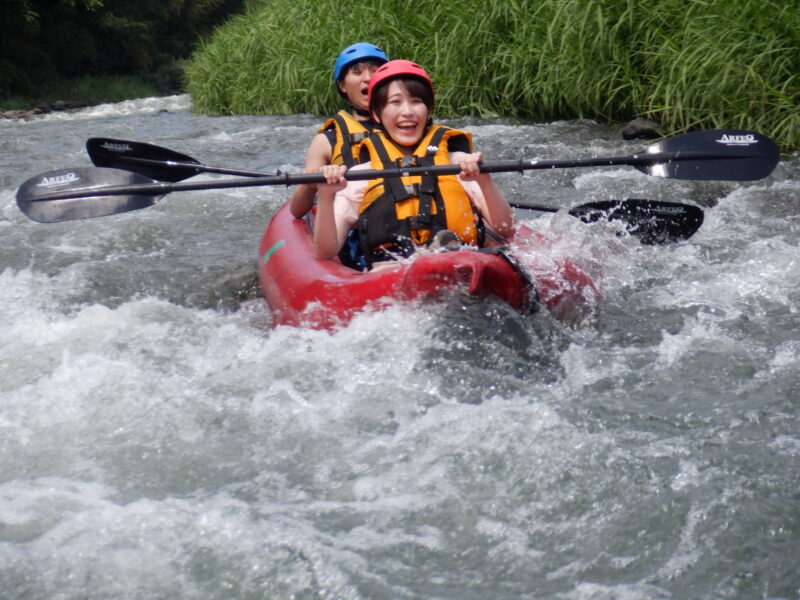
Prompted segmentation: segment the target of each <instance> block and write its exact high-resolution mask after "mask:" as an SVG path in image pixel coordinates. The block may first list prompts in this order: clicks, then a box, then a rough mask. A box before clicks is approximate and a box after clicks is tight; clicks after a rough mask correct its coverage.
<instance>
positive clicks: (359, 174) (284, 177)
mask: <svg viewBox="0 0 800 600" xmlns="http://www.w3.org/2000/svg"><path fill="white" fill-rule="evenodd" d="M747 157H748V156H747V155H746V154H737V155H736V156H734V157H731V156H730V155H727V154H724V153H721V152H720V153H718V154H709V153H708V152H692V151H682V152H674V153H670V152H651V153H641V154H633V155H631V156H618V157H606V158H582V159H572V160H538V159H518V160H507V161H496V162H486V163H482V164H481V165H480V171H481V173H503V172H519V173H522V172H524V171H529V170H543V169H564V168H573V167H602V166H614V165H628V166H634V167H642V166H647V165H651V164H658V163H664V162H667V161H689V160H691V161H696V160H719V159H720V158H726V159H729V160H730V159H732V158H747ZM460 172H461V167H459V166H458V165H433V166H425V167H420V166H412V167H392V168H389V169H364V170H352V171H350V172H348V173H347V176H346V177H347V179H348V180H349V181H361V180H365V179H383V178H387V177H409V176H414V175H456V174H458V173H460ZM325 181H326V179H325V176H324V175H323V174H322V173H295V174H290V173H284V174H280V175H268V176H264V177H251V178H247V179H227V180H223V181H196V182H180V183H137V184H133V185H120V186H107V187H97V188H96V189H92V188H78V189H73V190H70V191H63V192H52V193H45V194H41V195H39V196H37V197H36V198H32V199H31V200H30V201H31V202H43V201H48V200H67V199H70V198H84V197H93V196H121V195H127V194H137V195H144V196H163V195H164V194H169V193H172V192H189V191H196V190H218V189H228V188H237V187H259V186H269V185H286V186H290V185H298V184H302V183H306V184H322V183H325Z"/></svg>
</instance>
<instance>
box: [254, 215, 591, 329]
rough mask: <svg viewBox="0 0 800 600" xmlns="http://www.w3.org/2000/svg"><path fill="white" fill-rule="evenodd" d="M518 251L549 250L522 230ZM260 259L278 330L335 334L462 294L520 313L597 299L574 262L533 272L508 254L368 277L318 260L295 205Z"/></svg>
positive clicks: (429, 257) (425, 263) (481, 253)
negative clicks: (363, 315)
mask: <svg viewBox="0 0 800 600" xmlns="http://www.w3.org/2000/svg"><path fill="white" fill-rule="evenodd" d="M514 245H515V246H516V245H519V246H520V247H521V248H523V249H524V250H525V252H524V253H525V255H526V256H528V255H529V254H530V252H531V251H532V250H536V248H535V246H536V245H542V246H544V245H545V244H544V240H543V239H542V238H541V236H538V235H537V234H535V233H533V232H531V231H530V230H524V229H520V231H518V233H517V236H516V239H515V240H514ZM542 250H544V248H542ZM258 256H259V277H260V282H261V290H262V293H263V294H264V298H265V299H266V301H267V304H268V306H269V308H270V311H271V313H272V325H273V326H278V325H293V326H305V327H312V328H317V329H332V328H334V327H337V326H340V325H345V324H347V322H348V321H349V320H350V319H351V318H352V317H353V315H354V314H356V313H357V312H359V311H363V310H365V309H380V308H381V307H382V306H386V305H387V304H389V303H391V302H396V301H398V300H400V301H412V300H425V299H430V298H435V297H437V296H439V295H441V294H442V293H443V292H446V291H452V290H453V289H455V288H461V289H463V290H464V291H465V292H467V293H469V294H471V295H474V296H478V297H485V296H496V297H497V298H500V299H501V300H503V301H505V302H507V303H508V304H509V305H510V306H512V307H513V308H515V309H517V310H520V311H526V310H529V309H531V308H532V304H533V305H534V306H535V305H542V306H544V307H545V308H548V309H551V310H556V311H558V312H559V313H564V312H568V311H569V310H570V309H571V308H572V307H574V306H575V305H576V304H583V303H585V302H586V300H587V299H588V298H590V297H593V296H594V295H595V293H596V288H595V285H594V284H593V282H592V280H591V279H590V278H589V277H588V275H586V273H584V272H583V271H582V270H581V269H580V268H579V267H577V266H576V265H575V264H574V263H572V262H571V261H569V260H561V261H553V262H552V264H551V265H550V264H548V268H546V269H544V270H543V269H542V268H541V264H540V265H539V267H538V268H533V269H532V270H530V269H528V268H526V267H527V265H526V267H522V268H520V267H519V266H518V265H516V264H515V263H516V261H515V259H514V258H512V257H511V256H510V255H509V254H508V253H507V252H506V251H505V250H504V249H503V248H500V247H497V248H485V249H481V250H469V249H465V250H455V251H446V252H425V253H418V254H416V255H415V256H413V257H412V258H410V259H408V260H404V261H399V262H397V263H396V264H394V265H393V266H391V267H385V268H382V269H376V270H373V271H370V272H360V271H357V270H355V269H352V268H350V267H347V266H344V265H342V264H341V263H339V262H337V261H332V260H320V259H318V258H317V257H316V255H315V250H314V246H313V242H312V238H311V229H310V226H309V223H308V221H306V220H305V219H297V218H295V217H293V216H292V214H291V213H290V212H289V206H288V204H286V205H284V206H283V207H282V208H281V209H280V210H279V211H278V212H277V213H276V214H275V216H274V217H273V218H272V220H271V221H270V223H269V225H268V226H267V229H266V231H265V232H264V236H263V238H262V240H261V246H260V249H259V253H258ZM534 262H537V261H534ZM545 262H548V261H545Z"/></svg>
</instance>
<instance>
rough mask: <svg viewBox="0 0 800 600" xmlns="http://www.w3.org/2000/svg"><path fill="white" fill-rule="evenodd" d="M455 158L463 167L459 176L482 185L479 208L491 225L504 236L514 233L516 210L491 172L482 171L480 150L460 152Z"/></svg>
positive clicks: (478, 202) (478, 200)
mask: <svg viewBox="0 0 800 600" xmlns="http://www.w3.org/2000/svg"><path fill="white" fill-rule="evenodd" d="M454 158H457V161H458V165H459V166H460V167H461V173H459V175H458V176H459V178H460V179H462V180H463V181H474V182H476V183H477V184H478V186H479V187H480V190H481V195H482V198H476V201H477V204H478V209H479V210H480V212H481V215H483V218H484V219H486V221H487V223H488V224H489V227H491V228H492V229H493V230H494V231H496V232H497V233H499V234H500V235H502V236H503V237H510V236H511V235H513V233H514V211H513V210H512V209H511V206H510V205H509V204H508V201H507V200H506V198H505V196H504V195H503V193H502V192H501V191H500V190H499V189H498V188H497V185H495V183H494V180H492V176H491V175H490V174H489V173H481V172H480V163H481V162H482V161H483V155H482V154H481V153H480V152H474V153H472V154H465V153H458V154H457V155H456V156H454Z"/></svg>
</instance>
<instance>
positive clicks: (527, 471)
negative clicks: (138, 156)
mask: <svg viewBox="0 0 800 600" xmlns="http://www.w3.org/2000/svg"><path fill="white" fill-rule="evenodd" d="M188 109H189V100H188V99H187V98H186V97H174V98H165V99H148V100H141V101H135V102H129V103H122V104H116V105H106V106H101V107H96V108H92V109H86V110H82V111H78V112H73V113H69V114H67V113H61V114H52V115H48V116H44V117H38V118H34V119H30V120H26V121H14V122H12V121H4V122H0V286H1V287H0V289H2V295H0V455H1V456H2V462H0V598H2V599H4V600H5V599H12V598H13V599H53V598H63V599H72V598H74V599H78V598H80V599H88V598H92V599H94V598H96V599H109V598H131V599H133V598H136V599H140V598H202V599H206V598H208V599H211V598H214V599H216V598H251V599H255V598H276V599H277V598H296V599H300V598H303V599H313V598H319V599H336V598H341V599H348V600H350V599H352V600H356V599H384V598H385V599H404V598H405V599H411V598H414V599H416V598H420V599H421V598H425V599H433V598H439V599H459V600H464V599H475V600H477V599H492V600H497V599H503V598H507V599H512V598H513V599H519V598H556V599H575V600H577V599H608V600H611V599H631V600H634V599H636V600H638V599H654V598H655V599H661V598H663V599H667V598H669V599H672V598H675V599H685V598H708V599H710V598H731V599H733V598H736V599H752V598H772V599H776V598H798V595H800V569H798V567H797V564H798V559H797V557H798V555H800V423H799V422H798V421H799V419H798V416H799V415H800V409H799V408H798V407H799V405H800V375H799V374H798V373H799V372H800V330H799V328H800V312H798V310H799V309H800V261H799V259H800V251H798V244H799V243H800V216H798V215H800V157H799V156H798V155H794V156H791V157H786V158H785V160H784V161H783V162H782V163H781V164H780V165H779V167H778V169H777V170H776V171H775V173H774V174H773V175H772V176H770V177H769V178H767V179H765V180H762V181H758V182H749V183H730V182H703V183H697V182H681V181H676V180H666V179H657V178H653V177H648V176H646V175H644V174H642V173H640V172H638V171H636V170H635V169H632V168H628V167H619V168H593V169H569V170H567V169H559V170H553V171H548V172H546V173H544V172H534V173H533V174H530V173H529V174H526V175H525V176H522V175H519V174H509V175H502V176H498V177H497V179H498V181H499V184H500V186H501V187H502V189H503V190H504V191H505V193H506V194H507V195H508V196H509V197H510V198H513V199H515V200H518V201H522V200H525V199H530V200H533V201H537V202H539V203H551V204H553V205H556V206H563V207H568V206H570V205H574V204H577V203H580V202H583V201H589V200H595V199H605V198H624V197H633V198H637V197H638V198H654V199H661V200H677V201H685V202H693V203H696V204H698V205H700V206H702V207H703V208H704V209H705V223H704V225H703V227H702V228H701V230H700V231H699V232H698V233H697V234H696V235H695V236H693V237H692V239H691V240H689V241H688V242H684V243H680V244H673V245H670V246H656V247H652V246H641V245H639V244H637V243H636V242H635V240H632V239H630V238H626V237H617V236H614V235H613V232H611V231H609V230H608V228H607V227H603V226H598V225H591V226H590V225H585V224H583V223H581V222H580V221H578V220H577V219H574V218H572V217H569V216H568V215H566V214H564V213H559V214H556V215H550V214H541V213H535V212H527V213H522V212H519V213H518V216H519V218H520V219H522V220H525V221H526V222H527V223H528V224H529V225H530V226H532V227H534V228H535V229H539V230H542V231H546V232H548V233H550V234H552V235H553V236H555V238H556V240H557V242H556V246H555V248H554V249H553V252H554V253H555V254H556V255H563V256H570V257H573V258H575V259H576V260H577V261H579V262H580V263H581V264H582V265H583V266H584V268H585V269H587V270H588V271H589V272H591V273H592V274H593V276H594V277H595V278H596V280H597V281H598V284H599V286H600V287H601V289H602V294H603V297H602V298H601V299H600V300H598V302H597V303H596V306H594V307H593V309H592V310H590V311H587V314H585V315H584V316H583V318H582V319H579V320H576V319H572V320H570V321H568V322H563V321H559V320H556V319H554V318H552V316H551V315H548V314H545V313H538V314H534V315H526V316H521V315H518V314H515V313H513V312H511V311H510V310H508V309H506V308H505V307H504V306H502V305H500V304H497V303H493V302H491V301H481V302H478V301H465V300H464V299H463V298H458V297H454V298H449V299H446V300H445V301H443V302H442V303H440V304H437V305H430V306H428V305H426V306H404V305H398V306H393V307H390V308H389V309H388V310H385V311H383V312H378V313H371V314H364V315H361V316H359V317H357V318H356V319H355V320H354V321H353V323H352V324H350V325H349V326H348V327H345V328H342V329H339V330H337V331H335V332H333V333H325V332H319V331H311V330H306V329H295V328H278V329H271V328H270V327H269V326H268V322H269V312H268V309H267V307H266V306H265V305H264V303H263V302H262V301H261V300H260V299H259V297H258V295H257V293H255V292H253V290H252V283H253V281H252V274H253V272H254V270H255V260H256V252H257V247H258V243H259V240H260V236H261V233H262V231H263V228H264V226H265V224H266V222H267V220H268V219H269V217H270V215H271V214H273V213H274V212H275V211H276V210H277V208H278V207H279V206H280V205H281V203H282V202H283V201H284V200H285V199H286V198H287V196H288V193H289V192H288V191H287V190H286V188H266V187H265V188H249V189H233V190H226V191H214V192H211V191H197V192H191V193H188V192H184V193H174V194H170V195H167V196H166V197H165V198H164V199H163V200H162V201H161V202H160V203H158V204H157V205H155V206H153V207H150V208H147V209H145V210H141V211H137V212H130V213H126V214H121V215H116V216H111V217H106V218H99V219H91V220H85V221H71V222H65V223H56V224H49V225H44V224H39V223H34V222H32V221H30V220H28V219H27V218H26V217H25V216H24V215H22V213H21V212H20V211H19V210H18V208H17V205H16V201H15V193H16V189H17V187H18V186H19V185H20V184H22V183H23V182H24V181H25V180H26V179H28V178H29V177H32V176H33V175H36V174H38V173H41V172H44V171H48V170H51V169H56V168H61V167H72V166H89V165H90V164H91V163H90V161H89V158H88V156H87V155H86V152H85V149H84V144H85V141H86V139H87V138H88V137H92V136H102V137H112V138H122V139H132V140H138V141H143V142H150V143H155V144H158V145H161V146H165V147H168V148H171V149H173V150H177V151H180V152H184V153H187V154H189V155H191V156H193V157H195V158H197V159H198V160H200V161H201V162H203V163H205V164H209V165H214V166H226V167H236V168H242V169H250V170H267V171H274V170H275V169H279V168H280V169H284V170H290V171H299V170H300V169H301V165H302V163H303V156H304V150H305V147H306V145H307V143H308V141H309V139H310V136H311V134H312V132H313V128H314V127H315V126H317V124H318V123H319V119H318V118H316V117H312V116H307V115H301V116H295V117H258V118H256V117H225V118H210V117H206V116H201V115H194V114H192V113H191V112H190V111H189V110H188ZM455 124H456V125H458V126H462V127H467V128H469V129H470V130H471V131H473V132H474V134H475V140H476V145H477V146H478V147H479V148H480V149H482V150H483V151H484V154H485V155H486V156H487V157H488V158H490V159H506V158H515V157H518V156H528V157H536V156H538V157H543V158H574V157H583V156H605V155H611V156H616V155H627V154H631V153H633V152H636V151H637V150H639V149H640V148H641V147H642V146H643V144H642V143H641V142H623V141H622V140H621V139H620V136H619V131H618V130H617V129H612V128H608V127H605V126H601V125H598V124H595V123H593V122H589V121H580V122H576V121H572V122H558V123H549V124H516V123H509V122H506V121H488V122H487V121H457V122H455ZM202 177H206V178H210V177H212V176H209V175H204V176H201V177H199V178H198V179H202ZM213 177H219V176H213Z"/></svg>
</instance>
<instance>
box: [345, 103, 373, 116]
mask: <svg viewBox="0 0 800 600" xmlns="http://www.w3.org/2000/svg"><path fill="white" fill-rule="evenodd" d="M350 108H351V109H352V110H353V112H354V113H356V114H357V115H358V116H359V117H367V118H369V111H368V110H367V109H365V108H358V107H357V106H353V105H352V104H351V105H350Z"/></svg>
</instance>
